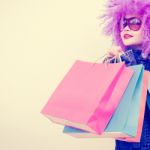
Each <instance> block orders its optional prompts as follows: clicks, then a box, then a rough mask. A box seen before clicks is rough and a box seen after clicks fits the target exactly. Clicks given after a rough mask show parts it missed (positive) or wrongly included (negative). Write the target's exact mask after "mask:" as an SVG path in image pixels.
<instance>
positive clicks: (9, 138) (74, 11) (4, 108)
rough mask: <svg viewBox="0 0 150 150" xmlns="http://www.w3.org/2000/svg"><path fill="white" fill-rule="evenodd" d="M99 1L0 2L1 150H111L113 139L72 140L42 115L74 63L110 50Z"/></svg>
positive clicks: (58, 126) (97, 56)
mask: <svg viewBox="0 0 150 150" xmlns="http://www.w3.org/2000/svg"><path fill="white" fill-rule="evenodd" d="M104 2H105V1H102V0H89V1H87V0H82V1H81V0H63V1H61V0H53V1H52V0H13V1H12V0H1V1H0V150H82V149H83V150H84V149H86V150H113V149H114V140H113V139H98V138H95V139H94V138H93V139H92V138H91V139H76V138H73V137H71V136H68V135H64V134H63V133H62V129H63V126H61V125H57V124H54V123H52V122H50V121H49V120H48V119H47V118H45V117H44V116H43V115H42V114H41V113H40V111H41V109H42V107H43V106H44V105H45V103H46V102H47V100H48V98H49V96H50V95H51V94H52V92H53V91H54V89H55V88H56V86H57V84H58V83H59V82H60V80H61V79H62V77H63V76H64V75H65V73H66V72H67V71H68V69H69V68H70V66H71V65H72V63H73V62H74V61H75V60H76V59H82V60H88V61H95V60H96V59H97V58H99V57H100V56H102V55H103V54H104V53H105V52H106V51H107V50H108V49H109V47H110V45H111V44H110V43H111V41H110V39H109V38H108V37H105V36H103V35H102V34H101V29H100V27H99V23H100V21H99V20H98V19H97V17H98V16H99V14H100V13H101V11H102V9H103V4H104Z"/></svg>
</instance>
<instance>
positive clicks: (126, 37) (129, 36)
mask: <svg viewBox="0 0 150 150" xmlns="http://www.w3.org/2000/svg"><path fill="white" fill-rule="evenodd" d="M132 37H133V36H132V35H130V34H125V35H124V39H129V38H132Z"/></svg>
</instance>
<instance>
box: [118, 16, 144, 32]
mask: <svg viewBox="0 0 150 150" xmlns="http://www.w3.org/2000/svg"><path fill="white" fill-rule="evenodd" d="M134 19H137V20H138V23H137V24H132V23H131V21H132V20H134ZM125 21H126V22H125ZM124 22H125V23H124ZM135 25H137V27H136V28H135ZM141 25H142V20H141V19H140V18H138V17H131V18H123V19H121V20H120V22H119V26H120V30H121V31H122V30H123V29H124V28H125V27H126V26H128V27H129V29H130V30H133V31H138V30H140V28H141ZM133 26H134V27H133Z"/></svg>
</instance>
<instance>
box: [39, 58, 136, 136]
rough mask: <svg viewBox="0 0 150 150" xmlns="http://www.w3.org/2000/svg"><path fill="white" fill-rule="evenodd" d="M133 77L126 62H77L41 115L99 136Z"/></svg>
mask: <svg viewBox="0 0 150 150" xmlns="http://www.w3.org/2000/svg"><path fill="white" fill-rule="evenodd" d="M122 73H124V74H125V75H124V79H122V78H121V82H118V81H120V80H119V79H120V76H121V74H122ZM132 75H133V71H132V70H131V69H129V68H126V67H125V64H124V63H123V62H121V63H117V64H107V66H106V64H99V63H95V64H94V63H91V62H85V61H80V60H77V61H76V62H75V63H74V64H73V66H72V67H71V69H70V70H69V71H68V73H67V74H66V76H65V77H64V78H63V80H62V81H61V82H60V84H59V85H58V86H57V88H56V90H55V91H54V92H53V94H52V95H51V97H50V98H49V100H48V102H47V104H46V105H45V106H44V108H43V109H42V111H41V112H42V114H44V115H45V116H46V117H48V118H49V119H50V120H51V121H53V122H55V123H59V124H62V125H69V126H73V127H76V128H80V129H83V130H86V131H90V132H93V133H99V134H100V133H101V132H102V131H103V130H104V128H105V127H106V125H107V123H108V121H109V119H110V118H111V116H112V114H113V112H114V111H115V108H116V107H117V105H118V103H119V101H120V99H121V96H122V95H123V92H124V91H125V89H126V87H127V85H128V83H129V80H130V79H131V77H132ZM116 85H117V86H116ZM118 85H119V86H118ZM117 87H119V88H117ZM113 91H115V92H113ZM108 102H109V103H108Z"/></svg>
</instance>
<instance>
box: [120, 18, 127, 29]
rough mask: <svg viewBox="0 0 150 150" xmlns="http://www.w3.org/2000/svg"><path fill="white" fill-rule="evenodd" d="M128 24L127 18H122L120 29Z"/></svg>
mask: <svg viewBox="0 0 150 150" xmlns="http://www.w3.org/2000/svg"><path fill="white" fill-rule="evenodd" d="M126 26H127V21H126V20H125V19H122V20H121V21H120V30H121V31H122V30H123V29H124V28H125V27H126Z"/></svg>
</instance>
